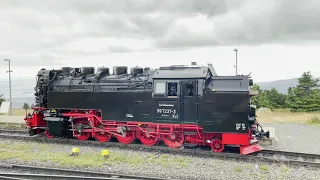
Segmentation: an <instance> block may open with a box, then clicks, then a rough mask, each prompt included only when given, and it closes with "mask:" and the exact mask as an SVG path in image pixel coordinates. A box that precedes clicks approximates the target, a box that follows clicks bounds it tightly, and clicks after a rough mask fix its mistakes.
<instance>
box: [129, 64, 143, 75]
mask: <svg viewBox="0 0 320 180" xmlns="http://www.w3.org/2000/svg"><path fill="white" fill-rule="evenodd" d="M142 73H143V68H142V67H138V66H136V67H132V68H130V74H131V75H132V76H136V75H137V74H142Z"/></svg>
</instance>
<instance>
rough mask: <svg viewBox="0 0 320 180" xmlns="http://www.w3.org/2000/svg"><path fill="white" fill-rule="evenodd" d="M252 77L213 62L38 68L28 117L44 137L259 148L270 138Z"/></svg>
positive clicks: (243, 151)
mask: <svg viewBox="0 0 320 180" xmlns="http://www.w3.org/2000/svg"><path fill="white" fill-rule="evenodd" d="M252 86H253V80H252V79H251V77H250V76H246V75H238V76H218V75H217V73H216V71H215V69H214V68H213V66H212V64H208V65H207V66H199V65H196V63H194V62H193V63H192V64H191V66H188V65H172V66H165V67H159V68H157V69H154V70H152V69H150V68H148V67H146V68H141V67H132V68H130V72H128V67H127V66H115V67H113V72H112V73H111V72H110V69H109V68H108V67H99V68H97V70H95V68H94V67H82V68H71V67H62V68H61V69H59V70H46V69H41V70H40V71H39V72H38V74H37V82H36V87H35V94H34V95H35V102H36V104H35V106H33V107H32V108H33V110H34V111H33V113H32V114H28V115H27V116H26V117H25V121H26V123H27V125H28V128H29V132H30V135H35V134H39V133H43V132H44V133H45V134H46V136H47V137H48V138H55V137H59V138H77V139H78V140H81V141H85V140H88V139H91V138H94V139H96V140H98V141H101V142H108V141H110V140H111V138H112V137H115V138H116V139H117V140H118V141H119V142H120V143H123V144H130V143H134V141H135V140H137V139H139V140H140V141H141V142H142V143H143V144H144V145H147V146H154V145H157V144H158V143H159V142H160V141H163V142H164V143H165V144H166V145H167V146H169V147H171V148H180V147H182V146H185V145H188V144H189V145H194V146H208V147H209V148H210V147H211V149H212V150H213V151H214V152H223V151H224V149H225V147H227V146H233V147H234V146H236V147H238V148H239V150H240V153H241V154H250V153H253V152H256V151H260V150H262V147H261V146H260V145H259V144H258V142H259V139H261V138H264V137H265V138H269V132H265V131H264V130H263V128H262V127H261V126H260V125H259V123H258V122H257V120H256V112H255V107H254V106H253V105H252V103H251V98H252V96H254V95H255V94H254V93H252V92H253V91H251V87H252Z"/></svg>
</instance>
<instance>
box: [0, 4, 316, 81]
mask: <svg viewBox="0 0 320 180" xmlns="http://www.w3.org/2000/svg"><path fill="white" fill-rule="evenodd" d="M319 19H320V1H319V0H308V1H302V0H281V1H279V0H267V1H266V0H254V1H253V0H192V1H191V0H166V1H165V0H163V1H159V0H144V1H143V0H130V1H125V0H52V1H49V0H45V1H44V0H28V1H26V0H19V1H18V0H1V3H0V58H1V59H4V58H10V59H11V60H12V66H13V67H12V68H13V70H14V72H13V74H12V76H13V79H14V78H16V79H17V78H21V77H34V76H35V75H36V72H37V70H39V69H40V68H41V67H48V68H53V67H56V68H57V67H61V66H66V65H68V66H88V65H90V66H96V67H97V66H108V67H110V68H112V66H114V65H127V66H129V67H131V66H135V65H138V66H143V67H145V66H151V67H157V66H163V65H170V64H190V63H191V62H192V61H196V62H197V63H198V64H201V65H205V64H206V63H212V64H213V65H214V67H215V69H216V71H217V73H218V74H219V75H232V74H235V68H234V64H235V52H234V51H233V49H234V48H235V47H237V48H238V50H239V51H238V60H239V68H238V71H239V73H241V74H249V73H250V72H251V74H252V76H253V78H254V79H255V81H271V80H277V79H286V78H294V77H298V76H300V75H301V74H302V73H303V72H304V71H311V72H312V74H314V75H315V76H320V71H319V67H320V55H319V40H320V31H319V29H320V21H319ZM5 70H7V63H6V62H4V61H3V60H1V61H0V79H3V78H7V74H6V73H5Z"/></svg>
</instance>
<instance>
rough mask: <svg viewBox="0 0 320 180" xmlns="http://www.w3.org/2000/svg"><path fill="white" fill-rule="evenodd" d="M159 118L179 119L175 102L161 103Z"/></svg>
mask: <svg viewBox="0 0 320 180" xmlns="http://www.w3.org/2000/svg"><path fill="white" fill-rule="evenodd" d="M157 117H158V118H168V119H178V118H179V115H178V111H177V107H176V105H175V104H174V103H159V104H158V107H157Z"/></svg>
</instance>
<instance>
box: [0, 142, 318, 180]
mask: <svg viewBox="0 0 320 180" xmlns="http://www.w3.org/2000/svg"><path fill="white" fill-rule="evenodd" d="M34 147H36V148H34ZM73 147H74V146H68V145H61V144H50V145H47V144H42V143H36V142H24V141H18V140H4V139H0V154H3V157H2V156H0V163H14V164H25V165H33V166H45V167H60V168H61V167H63V168H70V169H77V170H89V171H102V172H112V173H123V174H134V175H139V176H154V177H162V178H169V179H210V180H212V179H304V180H306V179H320V170H319V169H315V168H307V167H298V166H291V167H289V166H286V165H284V164H280V163H265V162H247V161H239V160H232V159H218V158H204V157H192V156H186V155H170V154H161V153H156V152H146V151H139V150H136V151H135V150H125V149H120V148H115V147H111V148H108V149H109V150H110V158H109V159H108V160H104V159H103V158H102V157H101V155H100V152H101V150H103V149H102V148H101V147H92V146H79V147H80V155H79V156H78V157H70V156H69V155H68V154H69V153H70V152H71V149H72V148H73ZM8 148H9V149H11V150H10V152H11V153H12V154H8V150H6V149H8ZM5 152H7V154H6V155H5ZM8 156H11V157H10V158H7V159H4V157H8ZM72 164H73V165H72ZM74 164H77V165H74ZM89 165H96V166H94V167H92V166H91V167H89Z"/></svg>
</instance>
